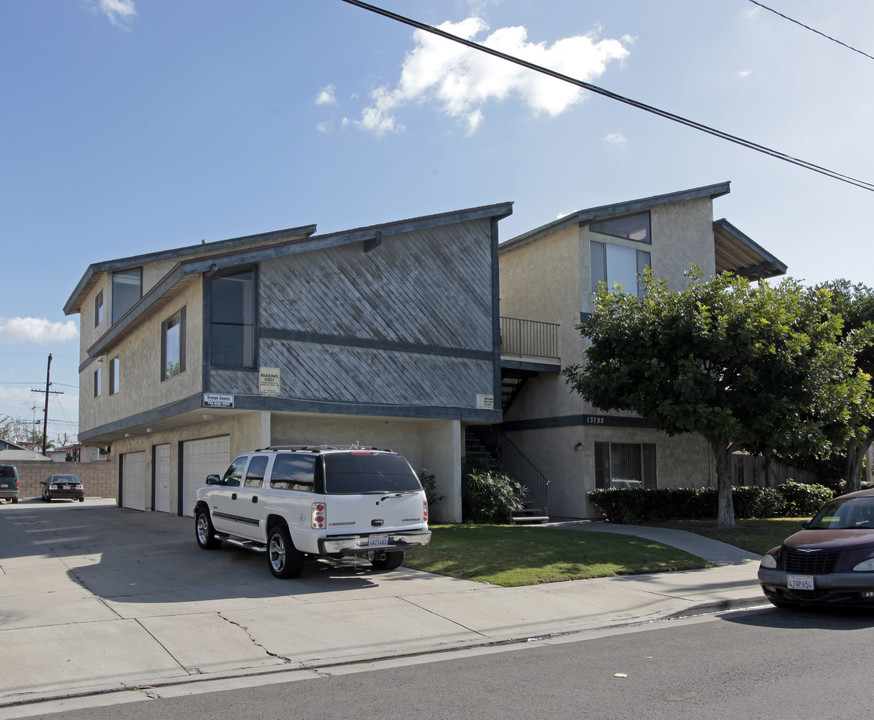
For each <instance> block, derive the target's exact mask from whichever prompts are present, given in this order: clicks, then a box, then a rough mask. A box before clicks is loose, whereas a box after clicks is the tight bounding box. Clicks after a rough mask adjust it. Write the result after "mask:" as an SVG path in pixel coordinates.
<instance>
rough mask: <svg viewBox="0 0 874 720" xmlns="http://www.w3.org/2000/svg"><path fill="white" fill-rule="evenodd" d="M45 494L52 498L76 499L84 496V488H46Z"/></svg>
mask: <svg viewBox="0 0 874 720" xmlns="http://www.w3.org/2000/svg"><path fill="white" fill-rule="evenodd" d="M46 496H47V497H50V498H51V499H52V500H56V499H57V500H78V499H79V498H83V497H85V491H84V490H46Z"/></svg>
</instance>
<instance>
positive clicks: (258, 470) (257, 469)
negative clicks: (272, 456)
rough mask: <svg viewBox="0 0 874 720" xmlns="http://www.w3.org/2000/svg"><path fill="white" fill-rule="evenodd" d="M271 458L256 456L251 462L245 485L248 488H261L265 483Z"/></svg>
mask: <svg viewBox="0 0 874 720" xmlns="http://www.w3.org/2000/svg"><path fill="white" fill-rule="evenodd" d="M268 460H269V458H268V457H267V456H266V455H256V456H255V457H253V458H252V459H251V460H249V467H248V468H246V479H245V481H244V482H243V485H245V486H246V487H261V484H262V483H263V482H264V472H265V471H266V470H267V462H268Z"/></svg>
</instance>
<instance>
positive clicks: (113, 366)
mask: <svg viewBox="0 0 874 720" xmlns="http://www.w3.org/2000/svg"><path fill="white" fill-rule="evenodd" d="M119 390H121V360H119V358H118V357H117V356H116V357H114V358H112V361H111V362H110V363H109V394H110V395H117V394H118V392H119Z"/></svg>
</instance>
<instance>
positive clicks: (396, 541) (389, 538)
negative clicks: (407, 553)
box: [319, 530, 431, 555]
mask: <svg viewBox="0 0 874 720" xmlns="http://www.w3.org/2000/svg"><path fill="white" fill-rule="evenodd" d="M374 535H383V536H385V538H386V543H385V544H380V545H374V546H371V545H370V537H371V536H370V535H341V536H335V537H327V538H323V539H320V540H319V554H320V555H364V554H366V553H368V552H373V551H378V552H391V551H396V550H406V549H407V548H414V547H424V546H425V545H427V544H428V543H429V542H431V531H430V530H425V531H419V532H409V533H374Z"/></svg>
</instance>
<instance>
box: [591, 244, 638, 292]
mask: <svg viewBox="0 0 874 720" xmlns="http://www.w3.org/2000/svg"><path fill="white" fill-rule="evenodd" d="M590 250H591V269H592V292H595V290H597V289H598V285H599V284H600V283H607V287H608V288H610V289H611V290H612V289H613V287H614V286H615V285H617V284H618V285H620V286H621V287H622V290H623V291H624V292H627V293H631V294H632V295H637V296H640V294H641V290H642V288H641V286H640V281H639V277H640V274H641V273H642V272H643V271H644V270H645V269H646V268H647V267H650V263H651V262H652V260H651V255H650V253H649V252H647V251H646V250H636V249H635V248H631V247H625V246H623V245H611V244H609V243H602V242H599V241H597V240H592V241H591V243H590Z"/></svg>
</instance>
